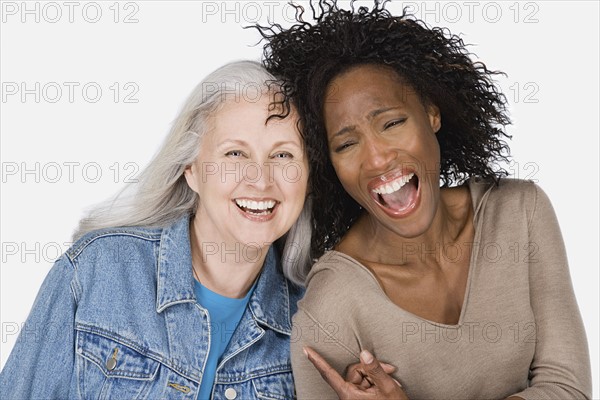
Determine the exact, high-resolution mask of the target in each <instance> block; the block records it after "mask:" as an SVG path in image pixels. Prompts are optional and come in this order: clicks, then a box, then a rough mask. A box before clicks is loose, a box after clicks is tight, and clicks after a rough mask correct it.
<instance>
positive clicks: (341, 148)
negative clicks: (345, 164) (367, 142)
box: [335, 142, 355, 153]
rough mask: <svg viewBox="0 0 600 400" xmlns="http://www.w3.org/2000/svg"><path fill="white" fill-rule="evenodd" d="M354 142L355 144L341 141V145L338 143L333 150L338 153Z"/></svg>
mask: <svg viewBox="0 0 600 400" xmlns="http://www.w3.org/2000/svg"><path fill="white" fill-rule="evenodd" d="M354 144H355V143H354V142H346V143H342V144H341V145H339V146H338V147H336V148H335V152H336V153H340V152H342V151H344V150H346V149H348V148H349V147H351V146H353V145H354Z"/></svg>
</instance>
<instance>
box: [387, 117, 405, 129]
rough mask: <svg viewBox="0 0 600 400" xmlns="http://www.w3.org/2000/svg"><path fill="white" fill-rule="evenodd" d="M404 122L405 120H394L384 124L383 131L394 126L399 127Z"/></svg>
mask: <svg viewBox="0 0 600 400" xmlns="http://www.w3.org/2000/svg"><path fill="white" fill-rule="evenodd" d="M404 122H406V118H400V119H395V120H393V121H390V122H388V123H386V124H385V125H384V126H383V129H388V128H391V127H393V126H396V125H401V124H403V123H404Z"/></svg>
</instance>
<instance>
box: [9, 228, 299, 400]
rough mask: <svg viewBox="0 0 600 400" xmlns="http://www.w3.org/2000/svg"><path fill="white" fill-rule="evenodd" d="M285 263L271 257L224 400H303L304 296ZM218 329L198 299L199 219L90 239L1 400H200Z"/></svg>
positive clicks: (12, 362)
mask: <svg viewBox="0 0 600 400" xmlns="http://www.w3.org/2000/svg"><path fill="white" fill-rule="evenodd" d="M278 262H279V260H278V256H277V253H276V252H275V250H274V248H273V247H271V249H270V250H269V253H268V255H267V258H266V260H265V264H264V266H263V270H262V272H261V274H260V277H259V279H258V282H257V283H256V288H255V289H254V292H253V294H252V296H251V298H250V300H249V303H248V307H247V309H246V311H245V313H244V315H243V317H242V319H241V321H240V323H239V325H238V327H237V329H236V331H235V332H234V334H233V337H232V338H231V342H230V343H229V345H228V347H227V349H226V350H225V353H224V354H223V357H222V359H221V361H220V364H219V366H218V367H217V373H216V376H215V383H214V386H213V398H214V399H229V400H231V399H236V398H237V399H257V398H260V399H290V398H293V397H294V382H293V378H292V370H291V364H290V350H289V344H290V339H291V335H292V324H291V316H292V314H293V313H294V312H295V311H296V302H297V301H298V300H299V298H300V297H301V296H302V295H303V290H302V289H300V288H298V287H296V286H294V285H293V284H292V283H290V282H289V281H288V280H286V279H285V278H284V276H283V275H282V273H281V272H280V268H279V266H278ZM210 330H211V326H210V322H209V317H208V316H207V312H206V310H205V309H204V308H202V307H201V306H200V305H199V304H198V303H197V302H196V298H195V295H194V280H193V276H192V269H191V252H190V244H189V217H185V218H182V219H180V220H179V221H177V222H175V223H174V224H173V225H171V226H169V227H166V228H162V229H161V228H115V229H104V230H99V231H95V232H91V233H89V234H87V235H85V236H84V237H82V238H81V239H80V240H78V241H77V242H76V243H74V244H73V246H72V247H71V248H69V250H67V251H66V252H65V254H63V255H62V256H61V257H60V258H59V259H58V260H57V261H56V263H55V264H54V266H53V267H52V269H51V270H50V272H49V274H48V276H47V277H46V279H45V281H44V283H43V285H42V287H41V289H40V292H39V294H38V296H37V298H36V300H35V303H34V305H33V308H32V310H31V313H30V315H29V317H28V319H27V322H26V324H25V327H24V328H23V330H22V331H21V333H20V335H19V338H18V339H17V342H16V345H15V347H14V349H13V351H12V353H11V355H10V357H9V359H8V361H7V363H6V365H5V367H4V369H3V371H2V373H1V374H0V397H1V398H2V399H5V400H9V399H19V400H22V399H57V398H60V399H196V396H197V393H198V390H199V386H200V382H201V381H202V374H203V369H204V365H205V361H206V357H207V351H208V349H209V340H210V336H209V334H210ZM213 334H214V335H213V337H212V339H213V340H214V339H215V338H217V339H218V332H213Z"/></svg>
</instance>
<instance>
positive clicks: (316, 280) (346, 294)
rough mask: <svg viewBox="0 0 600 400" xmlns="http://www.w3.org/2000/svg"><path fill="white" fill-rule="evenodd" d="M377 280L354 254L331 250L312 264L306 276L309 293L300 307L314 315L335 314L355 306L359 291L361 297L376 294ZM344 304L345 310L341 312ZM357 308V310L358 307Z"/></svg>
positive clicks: (363, 298)
mask: <svg viewBox="0 0 600 400" xmlns="http://www.w3.org/2000/svg"><path fill="white" fill-rule="evenodd" d="M378 287H379V286H378V283H377V282H376V280H375V278H374V277H373V275H372V274H371V273H370V272H368V271H367V270H366V268H364V267H362V266H361V265H360V264H358V262H357V261H356V260H354V259H353V258H352V257H350V256H347V255H346V254H344V253H340V252H338V251H328V252H326V253H325V254H324V255H323V256H321V258H320V259H319V260H318V261H317V262H316V263H315V264H314V265H313V267H312V269H311V271H310V273H309V274H308V277H307V279H306V294H305V295H304V298H303V299H302V301H301V302H300V303H299V308H302V309H303V310H304V311H305V312H307V313H309V314H311V315H313V316H314V317H315V318H319V317H322V318H327V319H331V318H336V317H340V316H342V314H346V313H347V310H349V309H353V306H352V303H353V302H354V300H355V299H356V298H357V296H356V294H357V293H360V294H361V295H360V298H361V300H365V299H367V298H368V297H370V296H371V295H377V293H378V289H377V288H378ZM342 308H343V309H344V310H346V311H345V312H344V313H342V312H341V310H342ZM357 311H358V310H357Z"/></svg>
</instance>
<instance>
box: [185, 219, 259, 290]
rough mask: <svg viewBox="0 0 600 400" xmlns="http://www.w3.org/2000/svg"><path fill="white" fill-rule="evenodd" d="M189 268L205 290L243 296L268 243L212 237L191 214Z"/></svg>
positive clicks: (257, 268) (253, 279)
mask: <svg viewBox="0 0 600 400" xmlns="http://www.w3.org/2000/svg"><path fill="white" fill-rule="evenodd" d="M190 225H191V226H190V241H191V250H192V268H193V269H194V276H195V277H196V279H197V280H198V281H199V282H200V283H201V284H202V286H204V287H206V288H208V289H209V290H211V291H213V292H215V293H218V294H220V295H222V296H225V297H231V298H242V297H244V296H245V295H246V294H247V293H248V291H249V290H250V288H251V287H252V285H253V284H254V281H255V280H256V278H257V277H258V275H259V274H260V271H261V269H262V266H263V264H264V261H265V258H266V257H267V253H268V251H269V246H263V247H257V246H256V244H252V245H246V244H244V243H239V242H233V241H229V242H227V241H224V240H204V238H209V237H210V238H214V237H216V236H214V235H210V234H208V233H207V232H204V231H203V226H204V225H206V224H202V223H198V222H197V218H196V217H194V218H193V219H192V222H191V224H190Z"/></svg>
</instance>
